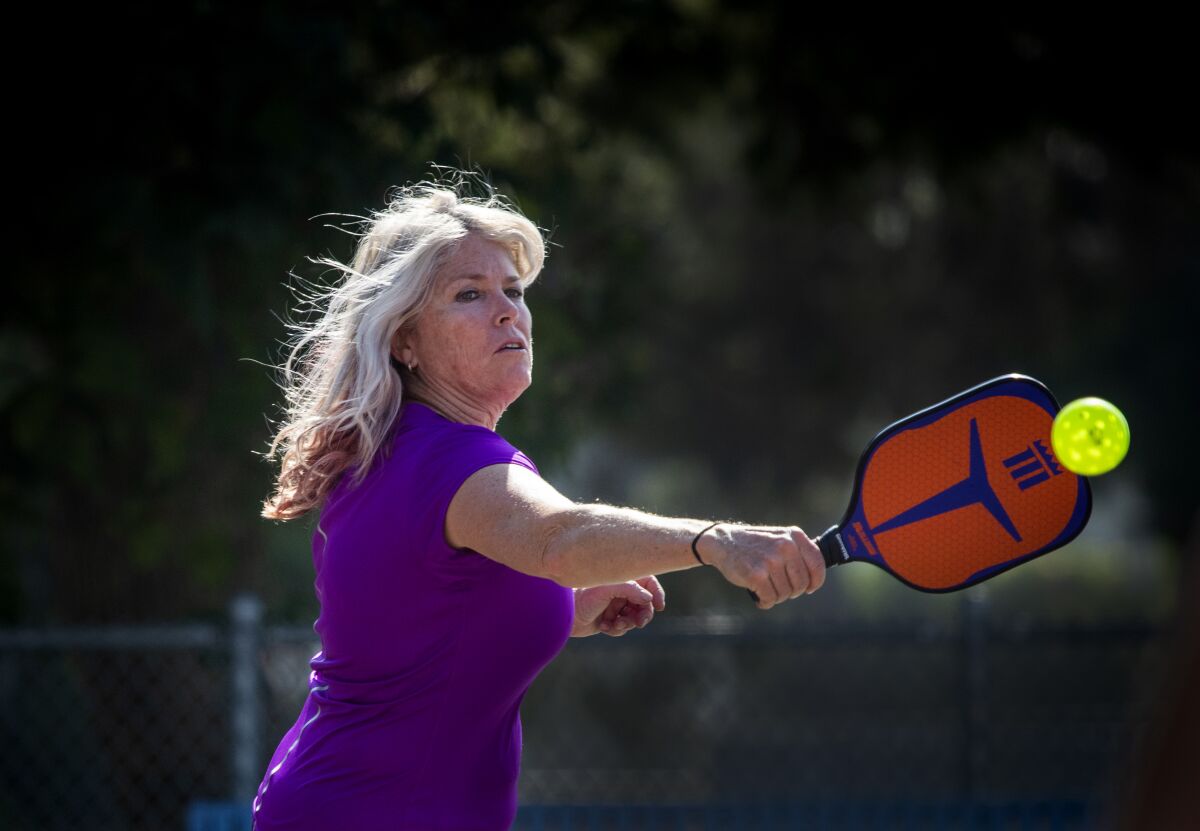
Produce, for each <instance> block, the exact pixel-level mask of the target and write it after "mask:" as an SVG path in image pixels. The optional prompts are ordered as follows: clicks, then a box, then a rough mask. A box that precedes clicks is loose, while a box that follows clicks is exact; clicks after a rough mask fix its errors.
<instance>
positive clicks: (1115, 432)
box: [1050, 398, 1129, 476]
mask: <svg viewBox="0 0 1200 831" xmlns="http://www.w3.org/2000/svg"><path fill="white" fill-rule="evenodd" d="M1050 443H1051V444H1052V445H1053V446H1054V455H1055V456H1057V457H1058V461H1059V462H1060V463H1061V464H1062V466H1063V467H1065V468H1066V469H1067V470H1069V471H1071V472H1072V473H1078V474H1080V475H1081V476H1099V475H1100V474H1101V473H1108V472H1109V471H1110V470H1112V469H1113V468H1114V467H1116V466H1117V465H1119V464H1121V460H1122V459H1124V458H1125V454H1126V453H1128V452H1129V422H1127V421H1126V420H1125V416H1124V414H1122V412H1121V411H1120V410H1118V409H1117V408H1116V406H1114V405H1113V404H1110V403H1109V402H1108V401H1105V400H1104V399H1103V398H1080V399H1077V400H1075V401H1072V402H1071V403H1070V404H1068V405H1067V406H1065V407H1063V408H1062V409H1061V410H1059V411H1058V415H1056V416H1055V417H1054V424H1053V425H1052V426H1051V427H1050Z"/></svg>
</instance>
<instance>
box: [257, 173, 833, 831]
mask: <svg viewBox="0 0 1200 831" xmlns="http://www.w3.org/2000/svg"><path fill="white" fill-rule="evenodd" d="M459 190H460V186H439V185H422V186H417V187H413V188H407V189H402V190H399V191H397V192H396V194H395V196H394V198H393V199H392V201H391V202H390V204H389V206H388V208H387V209H386V210H385V211H383V212H380V213H377V214H375V215H374V217H373V219H372V221H371V222H370V223H369V227H368V228H367V230H366V232H365V233H364V234H363V235H362V236H361V238H360V239H359V243H358V246H357V250H356V251H355V254H354V257H353V259H352V261H351V263H350V264H349V265H342V264H340V263H335V262H334V261H331V260H326V261H325V262H326V263H328V264H331V265H335V266H337V267H338V268H339V269H340V270H341V271H342V272H343V279H342V280H341V281H340V283H339V284H338V285H337V286H336V288H334V289H333V290H332V291H330V292H329V293H328V294H327V295H326V296H324V297H323V298H321V300H322V301H323V304H322V309H323V315H322V316H321V318H320V319H319V320H318V321H317V323H316V324H315V325H313V326H312V327H310V328H307V329H301V330H300V331H299V332H298V334H297V338H296V340H295V342H294V343H293V350H292V352H291V355H290V357H289V359H288V362H287V365H286V367H285V370H286V371H285V373H284V388H285V392H286V394H287V398H288V404H289V406H288V417H287V419H286V420H285V422H284V423H283V424H282V426H281V428H280V430H279V432H278V433H277V435H276V436H275V438H274V442H273V444H272V448H271V450H272V453H277V454H278V455H279V456H280V458H281V470H280V474H279V478H278V481H277V483H276V488H275V491H274V493H273V494H272V495H271V497H270V498H269V499H268V500H267V502H266V504H265V507H264V510H263V515H264V516H266V517H269V518H272V519H277V520H288V519H293V518H296V517H299V516H302V515H304V514H306V513H308V512H310V511H319V512H320V520H319V522H318V524H317V530H316V533H315V534H314V536H313V564H314V567H315V569H316V592H317V597H318V599H319V601H320V616H319V617H318V619H317V622H316V626H315V629H316V631H317V632H318V634H319V635H320V637H321V646H322V649H321V651H320V652H318V653H317V654H316V655H315V656H314V657H313V659H312V661H311V668H312V672H311V673H310V675H309V682H308V686H309V695H308V697H307V699H306V700H305V703H304V706H303V708H302V710H301V712H300V714H299V717H298V718H297V720H296V722H295V724H294V725H293V726H292V728H291V729H290V730H289V731H288V732H287V734H286V735H285V736H284V737H283V739H282V741H281V742H280V743H279V746H278V748H277V749H276V751H275V753H274V755H273V757H272V759H271V761H270V764H269V765H268V768H267V771H266V773H265V775H264V777H263V780H262V783H261V785H260V786H259V790H258V794H257V796H256V797H255V799H254V804H253V811H254V822H255V828H256V829H257V831H283V830H284V829H291V830H292V831H301V829H306V830H307V829H312V831H316V830H317V829H320V831H329V829H355V831H371V829H379V830H380V831H383V829H388V831H395V829H420V831H433V829H455V830H456V831H467V829H471V831H501V829H506V828H508V827H509V826H510V825H511V823H512V821H513V817H514V815H515V813H516V790H517V775H518V768H519V762H520V754H521V722H520V718H519V708H520V704H521V700H522V698H523V696H524V695H525V691H526V690H527V689H528V687H529V684H530V683H531V682H532V681H533V679H534V677H535V676H536V675H537V673H538V672H539V671H540V670H541V669H542V668H543V667H544V666H545V665H546V664H547V663H548V662H549V661H550V660H551V659H552V658H553V657H554V656H555V655H556V654H557V653H558V652H559V650H560V649H562V647H563V646H564V644H565V643H566V641H567V638H568V637H583V636H588V635H594V634H597V633H604V634H608V635H612V636H619V635H622V634H624V633H625V632H627V631H629V630H630V629H631V628H633V627H641V626H645V625H646V624H647V623H648V622H649V621H650V620H651V618H652V617H653V616H654V613H655V612H656V611H662V609H663V608H664V595H663V590H662V586H661V585H660V584H659V582H658V580H657V578H656V577H655V576H654V575H656V574H662V573H664V572H669V571H679V570H682V569H687V568H694V567H697V566H699V565H701V564H706V565H710V566H713V567H715V568H716V569H717V570H718V571H719V572H720V573H721V574H722V575H723V576H724V577H725V578H726V579H728V580H729V581H730V582H732V583H733V584H735V585H737V586H743V587H746V588H749V589H751V590H753V591H754V592H756V593H757V595H758V598H759V606H760V608H763V609H767V608H770V607H771V606H774V605H776V604H777V603H780V602H783V601H785V600H788V599H791V598H795V597H798V596H799V595H801V594H805V593H811V592H812V591H815V590H816V589H817V588H819V587H820V586H821V584H822V583H823V581H824V568H825V567H824V562H823V559H822V557H821V554H820V552H819V551H818V550H817V548H816V546H815V545H814V543H813V542H812V541H811V540H810V539H809V538H808V537H807V536H806V535H805V534H804V533H803V532H802V531H801V530H800V529H799V528H795V527H749V526H742V525H735V524H727V523H726V524H722V523H711V522H709V521H706V520H701V519H684V518H668V517H660V516H654V515H651V514H647V513H643V512H640V511H636V510H632V509H626V508H618V507H611V506H606V505H600V504H591V503H574V502H572V501H571V500H569V499H567V498H566V497H564V496H562V495H561V494H560V493H558V492H557V491H556V490H555V489H554V488H553V487H551V486H550V485H549V484H548V483H547V482H546V481H545V480H544V479H542V478H541V477H540V476H539V474H538V469H537V466H536V465H535V464H534V463H533V461H532V460H531V459H530V458H529V457H528V456H526V455H525V454H524V453H522V452H521V451H520V450H518V449H516V448H515V447H513V446H512V445H511V444H509V443H508V442H507V441H505V440H504V439H503V438H502V437H501V436H500V435H498V434H497V433H496V432H495V430H496V426H497V424H498V422H499V421H500V418H501V416H502V415H503V413H504V411H505V410H506V409H507V408H508V407H509V405H511V404H512V403H513V401H515V400H516V399H517V398H518V397H519V396H520V395H521V393H522V392H524V391H525V389H527V388H528V387H529V385H530V383H531V381H532V379H533V375H532V371H533V339H532V319H531V317H530V313H529V307H528V306H526V304H525V291H526V290H527V289H528V288H529V286H530V284H532V283H533V281H534V280H535V278H536V277H537V276H538V273H539V272H540V271H541V269H542V262H543V259H544V255H545V252H544V244H543V240H542V237H541V235H540V233H539V232H538V230H537V228H536V227H535V226H534V225H533V224H532V223H530V222H529V221H528V220H527V219H526V218H525V217H523V216H522V215H521V214H520V213H518V212H517V211H516V210H515V209H514V208H513V207H512V206H511V205H509V204H508V203H507V202H506V201H505V200H503V199H502V198H501V197H499V196H498V195H496V194H494V193H492V194H491V195H489V196H487V197H486V198H468V197H465V196H461V195H460V194H459Z"/></svg>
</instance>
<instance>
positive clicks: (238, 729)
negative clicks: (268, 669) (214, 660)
mask: <svg viewBox="0 0 1200 831" xmlns="http://www.w3.org/2000/svg"><path fill="white" fill-rule="evenodd" d="M262 619H263V604H262V601H261V600H260V599H259V598H258V596H257V595H255V594H250V593H243V594H239V595H236V596H235V597H234V598H233V600H232V601H230V603H229V623H230V638H229V659H230V661H229V675H230V692H231V699H232V711H231V713H230V722H229V728H230V767H231V770H232V773H233V782H232V785H233V797H234V799H236V800H237V801H238V802H240V803H243V804H246V805H249V803H250V801H251V800H252V799H254V794H255V793H256V792H257V790H258V780H259V777H258V773H259V771H258V770H257V768H258V764H259V759H258V737H259V734H260V732H261V731H260V729H259V728H260V725H261V723H262V695H261V690H260V688H259V674H258V648H259V644H260V642H261V636H262Z"/></svg>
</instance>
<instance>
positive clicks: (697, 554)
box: [692, 520, 721, 566]
mask: <svg viewBox="0 0 1200 831" xmlns="http://www.w3.org/2000/svg"><path fill="white" fill-rule="evenodd" d="M720 524H721V520H717V521H716V522H714V523H713V524H712V525H709V526H708V527H707V528H705V529H704V531H708V530H709V529H711V528H716V527H717V526H718V525H720ZM704 531H701V532H700V533H699V534H697V535H696V538H695V539H694V540H692V553H693V554H695V555H696V562H698V563H699V564H700V565H702V566H706V565H708V563H706V562H704V561H703V560H701V559H700V552H699V551H697V550H696V543H698V542H700V538H701V537H703V536H704Z"/></svg>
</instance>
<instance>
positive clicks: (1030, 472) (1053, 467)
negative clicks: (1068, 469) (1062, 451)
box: [1004, 439, 1062, 491]
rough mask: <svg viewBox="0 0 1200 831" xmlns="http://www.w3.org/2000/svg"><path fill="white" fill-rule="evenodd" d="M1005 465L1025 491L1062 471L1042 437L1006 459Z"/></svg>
mask: <svg viewBox="0 0 1200 831" xmlns="http://www.w3.org/2000/svg"><path fill="white" fill-rule="evenodd" d="M1004 466H1005V467H1006V468H1008V470H1009V473H1010V474H1011V475H1012V478H1013V481H1015V482H1016V483H1017V486H1018V487H1019V488H1020V489H1021V490H1023V491H1025V490H1029V489H1030V488H1032V487H1033V486H1034V485H1040V484H1042V482H1045V481H1046V480H1047V479H1049V478H1050V477H1051V476H1057V475H1058V474H1060V473H1062V468H1060V467H1059V466H1058V462H1056V461H1054V455H1053V454H1052V453H1051V452H1050V451H1049V450H1047V449H1046V445H1045V444H1043V443H1042V440H1041V439H1037V440H1036V441H1034V443H1033V444H1031V445H1029V447H1028V448H1026V449H1025V450H1024V451H1023V452H1021V453H1018V454H1017V455H1015V456H1009V457H1008V458H1007V459H1005V460H1004ZM1014 468H1015V469H1014Z"/></svg>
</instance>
